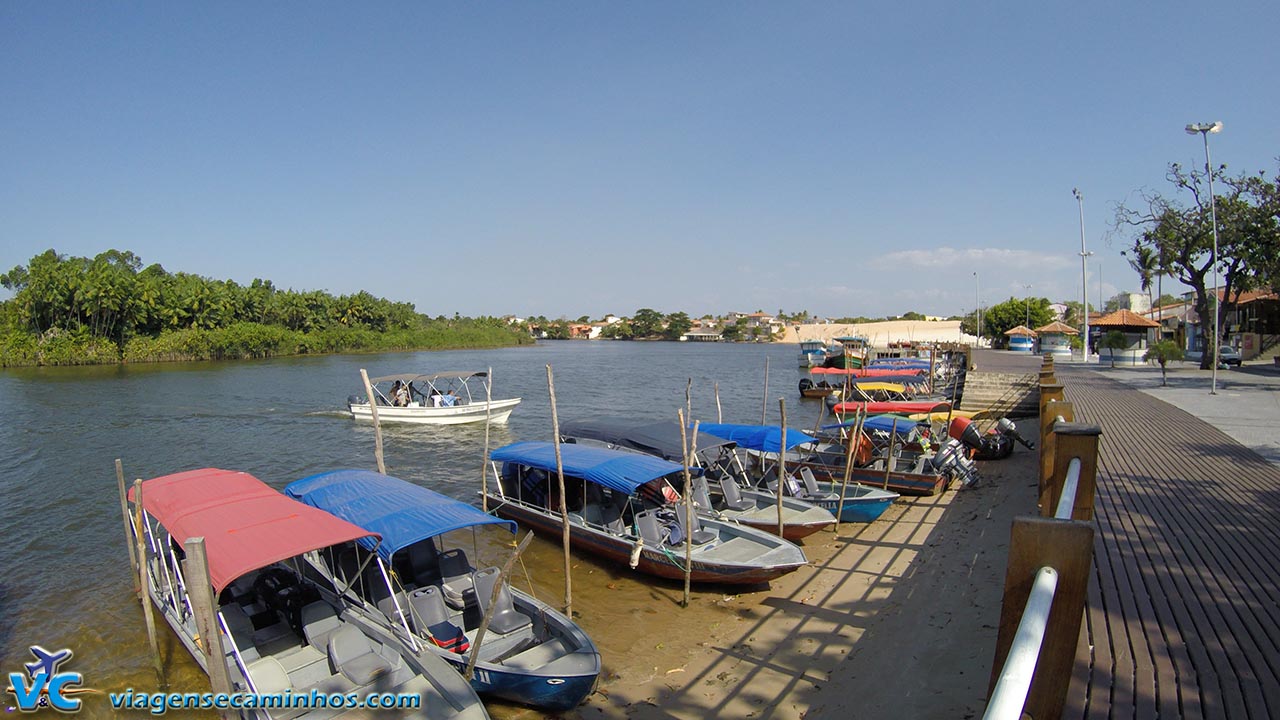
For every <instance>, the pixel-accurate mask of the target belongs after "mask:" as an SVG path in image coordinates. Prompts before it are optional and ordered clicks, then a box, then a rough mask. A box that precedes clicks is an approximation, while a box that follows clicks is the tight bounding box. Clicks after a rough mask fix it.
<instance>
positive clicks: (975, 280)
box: [973, 271, 982, 346]
mask: <svg viewBox="0 0 1280 720" xmlns="http://www.w3.org/2000/svg"><path fill="white" fill-rule="evenodd" d="M973 284H974V286H975V288H976V290H977V293H976V294H977V298H978V345H979V346H981V345H982V278H980V277H978V273H977V271H974V273H973Z"/></svg>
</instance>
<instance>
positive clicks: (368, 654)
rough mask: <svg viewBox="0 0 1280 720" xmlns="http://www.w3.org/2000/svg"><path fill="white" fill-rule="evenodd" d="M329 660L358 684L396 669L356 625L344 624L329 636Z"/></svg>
mask: <svg viewBox="0 0 1280 720" xmlns="http://www.w3.org/2000/svg"><path fill="white" fill-rule="evenodd" d="M329 661H330V662H332V663H333V667H334V669H335V670H337V671H338V672H340V673H342V676H343V677H345V678H347V679H348V680H350V681H351V682H353V683H355V684H356V685H368V684H369V683H371V682H373V681H374V680H376V679H377V678H378V677H379V676H381V675H383V674H386V673H390V672H393V671H394V670H395V669H396V668H395V665H393V664H392V663H390V662H389V661H388V660H387V659H386V658H384V657H382V656H381V655H379V654H378V652H377V650H376V649H375V648H374V645H373V641H371V640H370V639H369V638H368V637H366V636H365V634H364V633H362V632H360V630H359V629H358V628H356V627H355V626H354V625H343V626H342V627H341V628H339V629H338V630H337V631H335V632H334V633H333V634H332V635H330V636H329Z"/></svg>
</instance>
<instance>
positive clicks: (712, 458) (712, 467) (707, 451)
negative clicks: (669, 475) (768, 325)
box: [560, 417, 836, 540]
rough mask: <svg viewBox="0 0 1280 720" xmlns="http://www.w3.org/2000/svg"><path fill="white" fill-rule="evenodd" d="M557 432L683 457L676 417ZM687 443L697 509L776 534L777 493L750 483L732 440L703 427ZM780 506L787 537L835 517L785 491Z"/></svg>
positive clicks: (581, 424) (571, 438)
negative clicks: (692, 450)
mask: <svg viewBox="0 0 1280 720" xmlns="http://www.w3.org/2000/svg"><path fill="white" fill-rule="evenodd" d="M560 434H561V436H562V437H563V439H564V440H565V441H566V442H576V443H579V444H584V445H592V444H594V445H598V446H603V447H607V448H610V449H613V448H618V449H623V450H631V451H634V452H640V453H644V454H646V455H652V456H654V457H659V458H662V459H663V460H668V461H671V462H683V461H684V449H683V438H682V437H681V432H680V425H679V423H676V422H654V423H649V422H637V421H634V420H630V419H627V418H618V417H596V418H589V419H583V420H577V421H570V422H567V423H564V424H563V425H562V426H561V428H560ZM686 434H688V435H692V434H693V431H692V429H688V430H686ZM691 442H692V443H693V446H694V448H695V450H696V452H695V453H694V457H692V458H691V459H690V460H691V462H692V463H693V464H694V465H696V466H698V468H699V469H700V471H701V472H700V473H694V476H693V477H692V479H691V482H692V483H693V487H694V501H695V502H696V503H697V506H698V510H699V512H701V513H703V514H704V515H706V516H708V517H711V518H717V519H726V520H733V521H735V522H739V523H741V524H743V525H748V526H750V527H753V528H756V529H759V530H764V531H765V532H769V533H773V534H775V535H776V534H777V532H778V505H779V502H778V498H777V496H776V495H775V494H774V493H771V492H769V491H767V490H762V489H759V488H755V487H752V485H751V483H750V482H749V479H748V478H746V477H745V471H744V470H743V469H742V467H741V463H740V462H736V460H737V458H736V455H735V454H734V448H735V447H736V444H735V443H734V442H732V441H730V440H724V439H722V438H718V437H715V436H714V435H709V434H707V433H704V432H699V433H698V434H697V437H696V438H695V439H694V440H693V441H691ZM739 479H741V482H739ZM682 480H683V478H681V477H677V478H676V487H677V489H681V490H682V489H683V485H682V484H681V481H682ZM781 505H782V537H784V538H786V539H787V540H799V539H801V538H804V537H808V536H809V535H812V534H813V533H815V532H817V531H819V530H821V529H823V528H825V527H830V526H831V525H833V524H834V523H835V522H836V519H835V517H834V516H833V515H832V514H831V513H830V512H828V510H827V509H823V508H821V507H818V506H817V505H815V504H813V503H810V502H806V501H804V500H802V499H799V498H793V497H787V496H785V495H784V496H783V498H782V502H781Z"/></svg>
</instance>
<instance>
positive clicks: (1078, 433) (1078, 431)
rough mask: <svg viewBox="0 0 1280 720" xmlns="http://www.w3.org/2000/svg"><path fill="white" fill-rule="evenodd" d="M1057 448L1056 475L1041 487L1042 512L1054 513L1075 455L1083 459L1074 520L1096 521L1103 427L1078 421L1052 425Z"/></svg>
mask: <svg viewBox="0 0 1280 720" xmlns="http://www.w3.org/2000/svg"><path fill="white" fill-rule="evenodd" d="M1052 434H1053V436H1054V450H1053V456H1054V457H1053V474H1052V476H1051V479H1050V481H1049V483H1048V484H1047V485H1045V486H1044V487H1042V488H1040V514H1041V515H1044V516H1046V517H1049V516H1052V515H1053V513H1054V511H1055V510H1056V509H1057V507H1058V499H1059V498H1060V497H1061V496H1062V483H1063V481H1064V480H1065V479H1066V477H1067V466H1068V465H1069V464H1070V463H1071V460H1072V459H1073V458H1079V459H1080V483H1079V484H1078V485H1077V486H1076V499H1075V503H1074V505H1073V506H1072V509H1071V518H1072V519H1073V520H1093V493H1094V485H1095V481H1096V479H1097V476H1098V438H1099V437H1100V436H1101V435H1102V428H1100V427H1098V426H1097V425H1086V424H1084V423H1075V422H1065V421H1064V422H1057V423H1054V424H1053V433H1052Z"/></svg>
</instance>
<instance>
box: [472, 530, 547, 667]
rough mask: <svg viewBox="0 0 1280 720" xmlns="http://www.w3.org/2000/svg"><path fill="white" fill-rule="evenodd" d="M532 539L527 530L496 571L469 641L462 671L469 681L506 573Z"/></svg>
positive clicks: (505, 579)
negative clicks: (472, 640) (486, 604)
mask: <svg viewBox="0 0 1280 720" xmlns="http://www.w3.org/2000/svg"><path fill="white" fill-rule="evenodd" d="M532 539H533V532H532V531H531V532H529V533H527V534H526V535H525V536H524V539H523V540H521V541H520V542H519V544H517V545H516V547H515V550H513V551H512V552H511V557H509V558H507V562H506V564H504V565H503V566H502V569H501V570H499V571H498V579H497V581H495V582H494V583H493V592H492V593H491V594H490V595H489V607H488V609H486V610H485V611H484V617H483V618H480V627H479V628H478V629H477V630H476V640H475V642H473V643H471V654H470V655H469V656H468V657H467V670H466V672H464V673H462V677H464V678H466V679H467V682H471V676H472V675H474V674H475V671H476V660H477V659H478V658H479V657H480V643H481V642H483V641H484V634H485V633H486V632H488V630H489V622H490V621H491V620H493V611H494V610H497V609H498V595H499V593H501V592H502V586H503V585H504V584H506V582H507V575H510V574H511V566H512V565H515V564H516V560H517V559H519V558H520V553H522V552H524V549H525V548H526V547H528V546H529V541H530V540H532Z"/></svg>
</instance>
